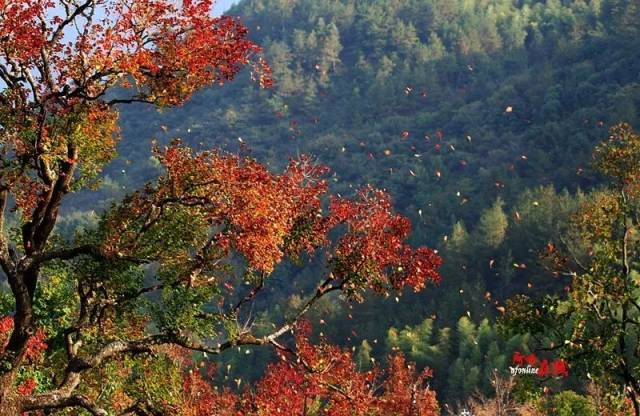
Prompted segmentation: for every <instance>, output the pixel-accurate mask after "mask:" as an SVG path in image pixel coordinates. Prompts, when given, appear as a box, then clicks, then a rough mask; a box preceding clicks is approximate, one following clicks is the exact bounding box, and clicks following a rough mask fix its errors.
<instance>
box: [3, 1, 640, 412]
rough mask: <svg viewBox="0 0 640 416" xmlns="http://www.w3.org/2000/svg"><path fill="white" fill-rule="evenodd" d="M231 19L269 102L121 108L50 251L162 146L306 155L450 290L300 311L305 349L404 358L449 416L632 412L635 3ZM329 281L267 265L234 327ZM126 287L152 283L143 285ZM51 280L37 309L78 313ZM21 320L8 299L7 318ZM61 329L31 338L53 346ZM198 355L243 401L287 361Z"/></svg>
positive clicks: (246, 77) (284, 310)
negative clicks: (427, 262) (562, 370)
mask: <svg viewBox="0 0 640 416" xmlns="http://www.w3.org/2000/svg"><path fill="white" fill-rule="evenodd" d="M0 3H1V2H0ZM228 14H230V15H234V16H240V18H241V21H242V22H243V24H245V25H246V26H247V28H248V29H249V37H250V38H251V40H252V41H254V42H255V43H256V44H257V45H260V46H261V47H262V48H263V54H264V57H265V58H266V61H267V62H268V63H269V65H270V67H271V70H272V72H273V79H274V86H273V87H272V88H268V89H262V88H260V87H259V85H256V83H252V82H251V78H252V76H253V74H250V73H249V72H250V71H248V70H245V71H244V72H241V73H240V74H239V75H238V77H237V79H236V80H234V81H233V82H231V83H228V84H225V85H224V87H223V88H217V87H213V88H208V89H203V90H199V91H195V94H194V95H193V97H192V98H191V99H190V100H189V101H187V102H185V103H184V104H182V103H181V105H180V106H178V107H173V106H172V105H160V106H159V108H154V107H151V106H147V105H144V104H131V105H121V106H120V105H119V106H118V107H117V108H118V112H119V125H120V128H121V130H122V134H123V139H122V141H121V142H120V143H119V144H118V146H117V152H118V157H117V158H116V159H114V160H113V161H111V162H110V163H109V164H108V165H106V167H105V168H104V170H103V172H102V174H101V180H100V181H99V183H97V184H96V185H95V186H94V187H93V188H94V189H93V190H82V191H80V192H77V193H74V194H73V195H70V197H69V198H68V199H67V200H66V201H65V202H64V204H63V205H62V207H61V215H60V218H59V219H58V221H57V225H56V229H55V238H56V239H58V241H60V242H61V243H60V244H65V242H70V241H72V240H73V239H74V238H77V237H78V235H84V234H85V233H87V232H89V231H90V230H93V229H96V228H98V229H102V228H103V227H104V224H105V218H104V216H103V213H105V212H111V211H110V210H111V209H112V208H111V207H112V204H117V203H118V202H119V201H121V200H122V199H123V198H125V196H126V195H129V194H130V193H131V192H133V191H134V190H135V189H139V188H140V187H141V186H143V185H144V184H145V183H147V182H148V181H155V180H156V178H157V177H158V175H162V174H163V172H165V170H166V169H167V163H166V160H165V159H163V157H164V158H166V155H165V156H162V154H161V153H158V151H157V150H155V151H154V150H153V149H154V146H155V149H158V146H159V147H162V146H165V145H167V144H168V143H170V142H172V141H174V140H176V139H179V141H180V143H182V144H184V145H186V146H190V147H192V148H193V149H195V150H196V151H198V150H204V149H209V148H221V149H223V150H224V151H228V152H231V153H233V154H236V153H237V154H239V155H241V156H240V157H247V158H255V160H257V161H258V162H260V163H263V164H265V166H267V167H268V168H269V169H270V170H271V171H273V172H282V171H283V169H286V167H287V166H288V165H289V164H290V158H297V157H299V156H300V155H310V157H311V158H312V160H314V161H316V162H317V163H319V164H322V165H325V166H327V167H329V169H330V172H329V173H326V174H325V176H326V178H327V179H328V183H329V189H330V190H331V192H332V193H334V194H336V195H340V196H344V197H349V198H352V197H356V195H357V191H358V189H361V188H362V187H363V186H365V185H372V186H374V187H376V188H379V189H383V190H385V191H386V192H388V194H389V195H390V196H391V198H392V200H393V203H394V206H395V207H396V208H397V210H398V211H399V212H400V213H402V214H403V215H405V216H406V217H408V218H409V219H410V220H411V222H412V224H413V228H412V232H411V234H410V238H409V241H410V242H411V244H412V245H415V246H420V245H427V246H429V247H434V248H436V249H437V253H438V254H439V255H440V256H441V257H442V259H443V264H442V266H441V267H440V275H441V281H440V282H439V283H438V284H429V287H428V288H427V290H425V291H422V292H419V293H415V292H414V291H413V290H412V289H405V290H402V291H400V292H398V293H392V292H386V291H385V292H384V293H382V296H364V297H363V298H362V299H360V296H355V297H352V298H351V299H349V300H355V301H354V302H343V301H342V300H341V299H340V296H326V297H323V298H322V299H319V300H318V302H317V304H316V305H315V306H316V307H315V308H314V309H313V310H311V311H309V312H308V313H307V314H306V315H305V317H306V319H308V322H309V324H310V329H308V331H309V332H308V335H309V338H310V339H311V340H313V342H317V343H321V344H322V343H324V342H330V343H333V344H336V345H339V346H340V347H341V348H344V350H345V351H351V352H352V354H353V363H354V364H353V365H354V368H357V370H358V371H362V372H365V371H373V370H372V369H374V368H377V367H376V366H377V365H378V363H383V364H385V365H386V364H387V363H388V364H389V366H393V365H394V361H393V360H394V359H393V358H389V357H391V356H390V354H395V353H398V352H401V353H402V354H403V355H402V356H403V357H406V359H407V360H408V361H410V362H414V363H415V364H416V365H417V367H418V369H419V370H422V369H424V368H429V369H431V370H432V372H433V375H432V378H431V380H430V382H429V383H430V386H431V387H433V389H434V390H435V392H436V393H437V396H436V397H437V400H438V402H439V403H440V409H441V411H442V413H443V414H447V411H451V412H454V413H452V414H457V412H459V411H460V409H462V408H463V407H466V408H470V409H472V410H473V411H474V414H476V415H484V414H487V415H489V414H491V415H496V414H500V415H507V414H509V415H511V414H519V415H525V414H531V415H533V414H536V413H534V411H539V412H542V413H540V414H547V415H558V416H565V415H566V416H568V415H574V414H576V415H577V414H583V415H591V414H593V415H596V414H610V415H614V414H615V415H623V414H627V413H624V412H622V410H620V409H621V408H622V407H624V406H627V409H628V411H629V412H632V411H634V409H633V406H632V404H631V401H633V400H631V401H628V402H627V403H626V404H625V403H624V396H625V390H624V389H625V388H626V389H627V390H628V391H627V393H628V394H627V395H628V396H629V397H631V398H632V399H633V398H636V400H635V402H636V403H635V405H636V406H638V405H639V404H640V399H639V398H638V397H637V395H638V394H640V384H638V377H639V376H640V373H639V370H638V365H639V364H638V363H639V362H640V361H639V359H638V354H639V353H640V351H638V347H637V344H638V333H639V332H638V330H637V329H638V328H637V325H638V323H637V321H636V318H637V317H638V316H639V315H640V307H638V302H639V298H638V293H639V292H638V289H637V286H638V279H637V276H638V274H637V273H638V272H637V271H636V270H637V267H638V254H639V253H638V247H636V245H637V243H638V238H637V235H636V234H634V233H637V228H636V227H637V226H638V224H637V222H638V217H637V215H636V213H637V212H638V206H639V205H638V200H637V195H636V194H635V192H636V189H635V188H634V186H635V185H634V181H635V180H636V179H637V177H636V176H637V175H638V173H637V169H638V167H637V166H635V165H640V139H639V138H638V136H637V135H636V134H634V133H633V128H636V129H638V128H640V112H639V111H638V110H639V109H640V24H638V22H639V21H640V3H638V2H637V1H635V0H574V1H565V0H539V1H537V0H389V1H377V0H322V1H319V0H241V1H240V2H239V3H238V4H237V5H236V6H234V7H233V8H232V9H231V10H229V12H228ZM123 91H126V90H125V89H123V88H122V87H121V86H118V87H117V88H116V89H115V90H114V91H111V92H109V93H108V94H110V95H109V97H111V98H113V97H120V96H121V95H122V93H123ZM620 122H624V123H627V124H626V125H621V126H618V127H615V128H614V126H615V125H617V124H618V123H620ZM612 128H613V129H612ZM610 136H611V137H614V138H615V140H613V141H608V139H609V137H610ZM625 146H627V147H625ZM621 149H622V150H621ZM634 150H636V151H639V152H638V153H637V154H636V153H633V151H634ZM594 151H595V153H594ZM611 155H614V156H615V157H613V156H612V157H610V156H611ZM612 178H613V180H612ZM620 195H621V196H620ZM618 196H620V197H618ZM125 201H127V199H125ZM324 204H325V205H326V202H325V203H324ZM603 206H604V207H607V209H606V210H604V211H602V210H599V209H600V207H603ZM110 215H111V214H110ZM10 221H13V222H14V224H18V223H19V221H20V219H19V218H17V217H15V218H11V219H10ZM176 221H177V224H178V225H179V226H180V224H182V226H185V224H187V223H188V222H185V221H188V220H187V218H186V217H185V218H177V219H176ZM7 228H10V227H7ZM634 230H635V231H634ZM155 238H160V239H161V238H163V236H158V237H155ZM166 238H167V239H168V240H167V241H171V239H172V238H173V236H172V235H169V236H166ZM329 238H330V239H337V238H339V230H334V231H333V234H331V235H330V237H329ZM619 264H623V269H624V273H623V276H622V277H621V276H619V275H618V274H617V273H618V272H617V271H616V270H617V269H616V267H618V266H617V265H619ZM54 266H56V264H54ZM56 267H57V266H56ZM83 267H89V266H86V265H84V266H83ZM326 268H327V263H326V261H325V260H324V259H323V258H321V257H317V256H316V257H314V256H309V255H306V254H303V255H301V256H300V257H297V256H293V257H292V258H290V259H288V260H286V261H284V262H283V263H281V264H278V265H277V268H276V271H275V272H274V276H275V277H274V278H273V281H272V282H271V283H270V285H268V286H267V287H266V288H265V290H264V291H263V292H262V293H260V296H257V297H256V298H255V300H254V302H255V312H254V311H253V308H254V306H252V310H251V311H249V312H247V315H245V316H243V317H244V318H245V319H247V322H248V321H250V320H251V321H252V322H253V324H254V325H255V327H256V328H258V332H259V333H260V334H267V333H268V331H269V328H271V327H276V326H278V327H279V326H280V325H284V324H286V322H287V319H288V318H287V317H288V316H290V315H291V314H293V313H295V311H297V310H300V308H302V307H304V304H305V294H308V293H312V291H313V290H314V288H315V282H316V281H317V278H316V276H318V275H321V274H322V273H324V270H325V269H326ZM151 269H153V267H151ZM119 273H120V274H121V275H122V276H124V275H126V274H127V273H134V274H135V273H137V274H136V275H135V276H136V277H135V279H136V281H137V282H143V281H148V282H151V281H152V277H151V276H152V275H153V274H154V273H155V271H153V270H150V269H149V268H147V269H145V270H144V271H142V272H140V271H139V270H138V271H135V272H134V271H126V270H122V271H120V272H119ZM140 273H141V274H140ZM54 275H55V273H54ZM119 278H122V277H119ZM59 279H62V280H64V278H62V277H59ZM243 279H244V277H243V278H241V279H240V280H239V281H241V280H243ZM51 282H55V279H52V280H51ZM623 283H624V284H623ZM53 286H55V285H52V284H51V283H48V284H45V285H43V286H42V288H41V290H42V296H43V297H42V300H41V301H42V302H44V303H50V304H57V305H59V306H60V307H61V308H62V309H64V308H68V307H71V306H69V305H67V304H66V302H67V301H66V300H65V296H70V294H69V293H66V294H65V293H60V292H59V291H56V290H53V289H52V287H53ZM619 286H620V287H622V286H623V287H624V290H622V289H621V290H620V291H618V290H613V289H612V288H613V287H619ZM66 290H71V291H72V290H73V288H70V287H67V289H66ZM131 290H134V288H131ZM6 293H8V291H6ZM174 295H175V294H174ZM162 296H164V295H159V297H154V295H152V296H151V297H150V298H149V301H150V305H151V306H149V307H150V308H151V309H154V308H158V309H162V308H160V307H158V306H154V305H163V306H164V307H166V308H167V310H168V312H167V311H159V310H156V309H154V313H156V314H158V316H161V318H159V319H161V321H159V322H163V323H165V324H166V325H168V326H171V325H178V324H179V323H177V322H173V321H172V317H171V316H170V315H171V308H172V307H176V308H177V307H178V305H177V304H175V305H174V303H172V302H175V300H173V299H172V298H166V297H162ZM180 296H186V295H184V294H180ZM194 296H195V295H194ZM198 296H204V295H203V294H198ZM348 297H349V296H348V295H347V298H348ZM603 299H604V300H603ZM190 300H193V301H194V302H202V299H200V298H194V299H190ZM187 302H189V300H187ZM600 302H604V303H600ZM202 304H204V303H202ZM269 305H275V307H271V308H267V306H269ZM603 305H604V306H603ZM43 308H44V306H43ZM12 310H13V305H12V300H11V299H10V297H9V296H8V295H7V296H6V297H5V298H3V299H2V300H1V302H0V317H1V316H2V315H4V314H5V313H4V312H6V313H7V314H8V313H11V311H12ZM209 312H213V310H210V311H209ZM61 316H63V317H64V316H65V315H64V314H62V315H61ZM59 318H60V317H48V318H47V319H49V321H47V320H46V319H45V320H44V321H43V322H44V324H45V326H46V327H47V328H48V329H49V331H53V327H54V326H55V324H54V321H55V319H59ZM65 319H69V318H68V317H66V318H65ZM591 323H593V325H591ZM0 340H1V338H0ZM608 340H613V341H608ZM300 342H302V341H300ZM327 348H328V347H327ZM515 352H521V353H525V354H528V353H531V352H534V353H536V354H539V355H540V356H544V357H548V358H549V359H552V358H560V357H562V358H565V359H566V360H567V361H568V362H569V364H570V376H569V377H568V378H552V377H550V378H546V379H541V378H536V377H523V378H517V379H516V380H515V381H513V380H507V379H508V375H509V370H508V367H509V365H511V364H512V362H511V359H512V355H513V354H514V353H515ZM620 357H622V358H620ZM191 359H192V360H194V361H195V362H196V363H199V364H198V365H200V366H202V367H207V366H209V365H212V367H211V369H210V370H209V373H208V374H209V375H211V377H212V380H214V384H215V385H219V386H225V387H226V388H228V389H230V391H236V392H242V391H243V389H244V387H245V386H246V385H252V384H256V385H258V386H261V385H262V386H264V383H267V382H268V381H269V377H270V375H269V374H272V373H274V372H275V371H274V367H273V364H272V366H271V367H268V364H269V363H270V362H271V363H273V362H277V360H278V351H277V349H275V350H274V349H267V348H264V347H262V346H252V345H247V346H242V347H240V346H238V347H237V348H233V349H231V351H229V353H228V354H225V355H221V356H220V357H215V358H213V357H212V355H211V354H207V353H206V352H204V353H202V352H200V353H196V354H195V355H193V356H191V357H190V360H191ZM133 365H134V366H139V365H140V363H134V364H133ZM154 368H155V367H154ZM156 370H157V371H159V372H160V373H162V371H167V372H168V371H170V370H168V369H167V368H166V366H165V367H162V366H160V367H158V368H157V369H156ZM140 371H141V370H140ZM265 371H266V372H267V376H266V379H265V376H264V374H265ZM269 372H271V373H269ZM171 376H172V377H175V374H174V373H171ZM42 377H43V378H46V377H45V376H44V375H43V376H42ZM167 377H168V376H167ZM259 380H260V381H259ZM265 380H266V381H265ZM260 383H263V384H260ZM510 383H511V384H510ZM634 385H635V387H634ZM612 386H613V387H612ZM153 388H160V387H158V386H153ZM113 389H114V390H117V387H113ZM504 390H508V391H509V394H507V396H509V397H508V398H506V399H505V394H504ZM112 393H113V392H111V393H109V394H112ZM634 394H635V395H634ZM143 396H144V397H146V396H145V395H144V394H142V393H141V397H143ZM500 400H502V402H500ZM499 403H502V404H499ZM492 406H494V407H492ZM495 406H498V408H500V406H502V408H501V409H502V410H500V411H499V412H498V411H496V410H495V409H496V407H495ZM505 406H506V407H505ZM527 406H532V407H527ZM305 408H306V402H305ZM605 408H606V409H607V411H608V412H610V413H606V412H605V410H604V409H605ZM505 409H506V410H505ZM532 409H533V410H532ZM316 411H318V412H319V411H320V410H316ZM616 411H617V412H619V413H614V412H616ZM312 412H313V410H312V409H311V410H310V413H309V414H316V413H312ZM483 412H485V413H483ZM500 412H504V413H500ZM527 412H529V413H527ZM638 412H639V409H638V408H636V409H635V413H628V414H636V415H637V414H638ZM141 414H153V413H141ZM193 414H194V415H198V416H200V415H201V414H202V415H204V414H206V413H197V412H196V413H193ZM274 414H275V413H274ZM425 415H427V413H425Z"/></svg>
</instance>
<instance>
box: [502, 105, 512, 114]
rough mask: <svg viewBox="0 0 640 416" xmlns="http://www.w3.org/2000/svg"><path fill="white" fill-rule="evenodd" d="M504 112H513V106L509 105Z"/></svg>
mask: <svg viewBox="0 0 640 416" xmlns="http://www.w3.org/2000/svg"><path fill="white" fill-rule="evenodd" d="M504 112H505V113H511V112H513V107H512V106H508V107H507V108H506V109H505V110H504Z"/></svg>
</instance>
